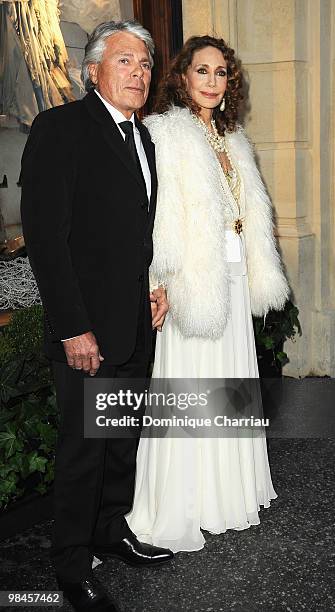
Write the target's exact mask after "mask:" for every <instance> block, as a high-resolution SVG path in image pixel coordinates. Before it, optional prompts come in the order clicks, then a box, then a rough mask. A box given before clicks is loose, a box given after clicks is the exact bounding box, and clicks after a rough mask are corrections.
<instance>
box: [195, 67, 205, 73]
mask: <svg viewBox="0 0 335 612" xmlns="http://www.w3.org/2000/svg"><path fill="white" fill-rule="evenodd" d="M197 72H199V74H206V70H205V68H198V70H197Z"/></svg>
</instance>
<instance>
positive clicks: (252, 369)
mask: <svg viewBox="0 0 335 612" xmlns="http://www.w3.org/2000/svg"><path fill="white" fill-rule="evenodd" d="M243 202H244V197H242V198H241V201H240V216H243V214H244V212H245V207H244V204H243ZM229 237H230V241H229V244H230V246H229V248H228V249H227V260H228V261H229V262H230V263H229V265H230V270H231V277H232V281H233V282H232V286H231V317H230V319H229V321H228V324H227V326H226V328H225V332H224V335H223V337H221V338H219V339H218V340H211V339H207V338H199V337H193V338H185V337H183V336H182V335H181V333H180V332H179V330H178V328H177V326H176V325H175V323H174V322H173V320H172V319H171V318H170V317H169V316H167V319H166V321H165V324H164V327H163V331H162V333H158V334H157V344H156V355H155V363H154V370H153V377H154V378H258V377H259V372H258V365H257V356H256V347H255V339H254V332H253V324H252V315H251V307H250V296H249V286H248V276H247V265H246V254H245V241H244V236H243V232H242V233H241V234H240V236H238V235H237V234H235V233H234V232H229ZM236 248H237V250H238V255H237V257H236ZM236 260H240V261H239V262H238V261H236ZM276 497H277V494H276V492H275V490H274V488H273V485H272V481H271V474H270V468H269V462H268V456H267V446H266V439H265V434H264V435H263V436H259V435H258V436H256V437H253V438H251V437H245V438H243V437H239V438H227V437H226V438H224V437H222V438H207V439H200V438H144V437H143V438H141V440H140V444H139V449H138V455H137V473H136V486H135V496H134V505H133V509H132V511H131V513H130V514H128V515H127V517H126V518H127V521H128V524H129V526H130V528H131V529H132V531H133V532H134V533H135V534H136V535H137V536H138V538H139V539H140V540H142V541H145V542H149V543H152V544H154V545H156V546H163V547H167V548H170V549H171V550H172V551H173V552H178V551H196V550H200V549H201V548H203V546H204V544H205V538H204V535H203V533H202V531H201V530H205V531H209V532H211V533H215V534H219V533H224V532H225V531H226V530H227V529H235V530H242V529H247V528H249V527H250V525H258V524H259V523H260V519H259V510H260V506H261V505H262V506H264V507H265V508H268V507H269V506H270V501H271V500H272V499H275V498H276Z"/></svg>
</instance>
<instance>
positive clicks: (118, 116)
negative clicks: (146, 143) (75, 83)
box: [62, 89, 151, 342]
mask: <svg viewBox="0 0 335 612" xmlns="http://www.w3.org/2000/svg"><path fill="white" fill-rule="evenodd" d="M94 91H95V93H96V94H97V96H99V98H100V100H101V102H103V103H104V105H105V107H106V108H107V110H108V112H109V113H110V114H111V115H112V117H113V119H114V121H115V123H116V125H117V126H118V128H119V131H120V134H121V136H122V138H123V140H125V139H126V135H125V133H124V131H123V130H122V128H120V126H119V123H121V122H122V121H131V122H132V124H133V126H134V127H133V130H134V138H135V145H136V150H137V155H138V157H139V160H140V164H141V168H142V172H143V176H144V180H145V186H146V188H147V195H148V202H150V195H151V174H150V169H149V165H148V160H147V156H146V154H145V151H144V147H143V144H142V140H141V135H140V132H139V130H138V129H137V127H136V125H135V118H134V113H133V114H132V116H131V117H130V119H127V117H125V116H124V115H123V114H122V113H121V112H120V111H119V110H118V109H117V108H115V107H114V106H112V105H111V104H110V103H109V102H107V100H105V99H104V98H103V97H102V96H101V95H100V94H99V92H98V91H97V90H96V89H95V90H94ZM77 337H78V336H73V337H72V338H64V339H63V340H62V342H65V341H66V340H73V338H77Z"/></svg>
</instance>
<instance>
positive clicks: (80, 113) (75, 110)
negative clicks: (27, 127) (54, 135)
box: [34, 100, 87, 129]
mask: <svg viewBox="0 0 335 612" xmlns="http://www.w3.org/2000/svg"><path fill="white" fill-rule="evenodd" d="M86 115H87V113H86V111H85V105H84V104H83V100H76V101H75V102H68V103H67V104H63V105H61V106H54V107H53V108H48V109H47V110H45V111H42V112H41V113H39V114H38V115H37V116H36V118H35V121H34V123H37V124H40V125H44V126H46V125H48V126H50V127H54V128H55V129H58V128H62V127H63V128H66V129H68V128H69V129H74V128H75V127H76V125H79V124H80V123H81V122H82V121H83V120H85V116H86Z"/></svg>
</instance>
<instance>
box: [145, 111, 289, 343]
mask: <svg viewBox="0 0 335 612" xmlns="http://www.w3.org/2000/svg"><path fill="white" fill-rule="evenodd" d="M144 122H145V125H146V126H147V128H148V129H149V131H150V135H151V138H152V141H153V142H154V143H155V147H156V161H157V173H158V199H157V211H156V220H155V226H154V233H153V239H154V258H153V262H152V265H151V268H150V276H151V281H152V283H153V284H154V283H155V282H157V283H158V282H164V283H165V285H166V287H167V293H168V300H169V304H170V314H171V316H172V317H173V319H174V321H175V322H176V324H177V325H178V327H179V329H180V331H181V332H182V334H183V335H184V336H186V337H187V336H202V337H210V338H213V339H215V338H218V337H220V336H222V334H223V332H224V328H225V326H226V323H227V320H228V317H229V315H230V308H231V304H230V274H229V269H228V264H227V262H226V261H225V221H226V220H227V219H230V218H231V210H230V208H229V201H228V198H226V197H225V195H224V193H223V191H222V186H221V180H222V176H221V170H220V166H219V164H218V163H217V159H216V157H215V153H214V151H213V149H212V148H211V147H210V145H209V144H208V143H207V140H206V137H205V135H204V133H203V132H202V130H200V129H199V127H198V126H197V125H196V124H195V122H194V121H193V119H192V117H191V115H190V112H189V110H188V109H186V108H178V107H171V110H169V111H168V112H166V113H164V114H163V115H151V116H149V117H147V118H146V119H145V121H144ZM226 142H227V146H228V149H229V151H230V154H231V156H232V159H233V162H234V163H235V165H236V167H237V169H238V171H239V174H240V177H241V180H242V181H243V186H244V191H245V202H246V204H245V206H246V219H245V222H244V225H243V229H244V236H245V244H246V253H247V269H248V279H249V288H250V298H251V309H252V313H253V314H254V315H258V316H262V315H265V314H266V313H267V312H268V311H269V309H271V308H272V309H276V310H281V309H282V308H283V307H284V304H285V301H286V299H287V297H288V294H289V288H288V285H287V281H286V278H285V276H284V274H283V271H282V266H281V262H280V257H279V254H278V252H277V249H276V244H275V238H274V234H273V220H272V206H271V202H270V199H269V197H268V195H267V193H266V191H265V187H264V185H263V182H262V180H261V177H260V174H259V172H258V170H257V167H256V164H255V160H254V154H253V149H252V146H251V145H250V143H249V141H248V139H247V137H246V135H245V133H244V131H243V129H242V128H241V127H239V129H238V131H237V132H234V133H231V134H228V133H227V134H226Z"/></svg>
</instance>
